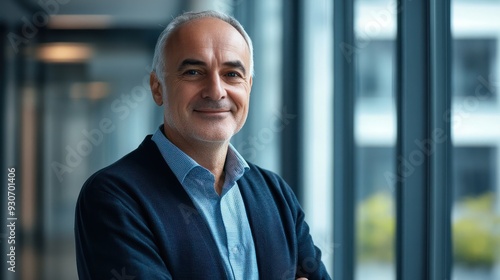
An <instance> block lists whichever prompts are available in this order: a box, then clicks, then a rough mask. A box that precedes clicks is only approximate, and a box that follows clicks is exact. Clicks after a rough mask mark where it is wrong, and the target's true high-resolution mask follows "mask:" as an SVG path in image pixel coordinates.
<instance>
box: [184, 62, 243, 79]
mask: <svg viewBox="0 0 500 280" xmlns="http://www.w3.org/2000/svg"><path fill="white" fill-rule="evenodd" d="M223 65H225V66H229V67H231V68H238V69H240V71H241V72H243V75H245V76H246V73H247V71H246V69H245V66H244V65H243V63H242V62H241V61H239V60H233V61H226V62H224V63H223ZM187 66H207V64H206V63H205V62H203V61H201V60H198V59H193V58H187V59H184V60H183V61H182V62H181V64H180V65H179V67H178V68H177V70H178V71H181V70H182V69H184V68H186V67H187Z"/></svg>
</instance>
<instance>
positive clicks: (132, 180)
mask: <svg viewBox="0 0 500 280" xmlns="http://www.w3.org/2000/svg"><path fill="white" fill-rule="evenodd" d="M162 168H163V170H165V169H168V166H167V164H166V163H165V161H164V160H163V159H162V158H161V155H160V152H159V150H158V148H157V147H156V145H155V144H154V142H153V141H151V136H147V137H146V138H145V139H144V141H143V142H142V143H141V144H140V145H139V147H138V148H136V149H135V150H133V151H132V152H130V153H129V154H127V155H125V156H123V157H122V158H120V159H119V160H117V161H116V162H114V163H113V164H111V165H109V166H107V167H104V168H102V169H100V170H99V171H97V172H95V173H94V174H92V175H91V176H90V177H89V178H88V179H87V180H86V182H85V183H84V185H83V187H82V189H81V191H80V196H82V195H85V194H96V193H103V192H104V193H108V194H110V195H112V196H117V197H122V196H124V195H132V194H133V193H137V192H139V191H146V189H144V188H143V186H147V185H151V184H153V182H155V181H159V180H160V179H159V178H158V177H159V174H162V172H160V171H159V170H161V169H162ZM163 173H164V172H163ZM148 183H149V184H148Z"/></svg>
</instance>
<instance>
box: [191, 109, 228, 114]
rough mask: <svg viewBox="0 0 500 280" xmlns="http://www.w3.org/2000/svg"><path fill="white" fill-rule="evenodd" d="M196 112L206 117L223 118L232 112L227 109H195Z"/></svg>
mask: <svg viewBox="0 0 500 280" xmlns="http://www.w3.org/2000/svg"><path fill="white" fill-rule="evenodd" d="M194 112H195V113H199V114H203V115H206V116H222V115H225V114H228V113H230V112H231V111H230V110H226V109H195V110H194Z"/></svg>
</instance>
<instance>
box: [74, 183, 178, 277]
mask: <svg viewBox="0 0 500 280" xmlns="http://www.w3.org/2000/svg"><path fill="white" fill-rule="evenodd" d="M89 181H90V183H89V182H88V183H87V184H86V186H84V188H83V189H82V192H81V193H80V197H79V199H78V203H77V206H76V212H75V213H76V217H75V240H76V244H75V246H76V253H77V267H78V275H79V278H80V279H172V277H171V275H170V273H169V271H168V269H167V267H166V266H165V264H164V262H163V261H162V258H161V256H160V255H159V252H158V247H157V246H156V244H155V242H154V238H153V235H152V233H151V232H150V230H149V229H148V226H147V224H146V221H145V219H144V218H143V217H141V214H140V211H141V210H140V207H139V206H138V205H137V204H136V203H135V202H134V201H132V200H133V199H130V198H129V197H126V196H123V197H120V194H117V193H112V192H109V191H108V188H103V184H104V185H105V184H106V183H103V182H102V180H99V181H100V182H99V183H96V182H93V180H92V179H90V180H89ZM104 187H105V186H104ZM124 200H125V201H124ZM134 203H135V204H134Z"/></svg>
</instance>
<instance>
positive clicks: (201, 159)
mask: <svg viewBox="0 0 500 280" xmlns="http://www.w3.org/2000/svg"><path fill="white" fill-rule="evenodd" d="M164 134H165V136H166V137H167V138H168V139H169V140H170V142H172V143H173V144H174V145H175V146H177V147H178V148H179V149H181V150H182V151H183V152H184V153H186V154H187V155H188V156H190V157H191V158H192V159H193V160H194V161H196V162H197V163H198V164H199V165H201V166H203V167H205V168H206V169H208V170H209V171H210V172H211V173H212V174H213V175H214V177H215V185H214V188H215V191H216V192H217V193H218V194H219V195H220V194H221V192H222V186H223V185H224V180H225V172H224V166H225V163H226V156H227V150H228V148H229V141H225V142H219V143H206V142H199V143H198V142H197V143H192V142H188V141H183V139H180V140H179V139H176V137H171V136H170V135H167V133H164Z"/></svg>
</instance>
